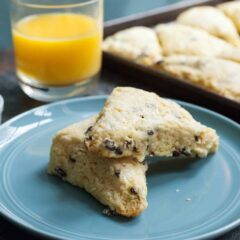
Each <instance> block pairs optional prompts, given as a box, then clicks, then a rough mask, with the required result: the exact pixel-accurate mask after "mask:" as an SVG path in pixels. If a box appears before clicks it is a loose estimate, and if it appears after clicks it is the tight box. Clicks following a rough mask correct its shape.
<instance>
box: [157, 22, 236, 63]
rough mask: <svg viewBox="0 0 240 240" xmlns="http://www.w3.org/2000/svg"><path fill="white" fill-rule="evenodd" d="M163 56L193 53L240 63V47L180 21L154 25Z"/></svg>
mask: <svg viewBox="0 0 240 240" xmlns="http://www.w3.org/2000/svg"><path fill="white" fill-rule="evenodd" d="M155 30H156V32H157V35H158V39H159V42H160V44H161V46H162V49H163V55H164V56H171V55H190V56H191V55H195V56H206V57H217V58H223V59H227V60H231V61H235V62H238V63H240V49H239V48H236V47H233V46H232V45H231V44H229V43H228V42H226V41H223V40H222V39H220V38H217V37H215V36H212V35H210V34H209V33H207V32H206V31H204V30H201V29H197V28H194V27H190V26H186V25H183V24H180V23H175V22H173V23H166V24H159V25H157V26H156V27H155Z"/></svg>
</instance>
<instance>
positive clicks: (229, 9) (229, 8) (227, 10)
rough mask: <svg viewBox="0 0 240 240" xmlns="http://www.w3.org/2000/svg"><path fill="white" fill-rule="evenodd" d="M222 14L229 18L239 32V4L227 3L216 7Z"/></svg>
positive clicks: (234, 2) (236, 2)
mask: <svg viewBox="0 0 240 240" xmlns="http://www.w3.org/2000/svg"><path fill="white" fill-rule="evenodd" d="M217 7H218V8H219V9H220V10H221V11H223V12H224V14H225V15H226V16H227V17H229V18H230V19H231V20H232V21H233V23H234V24H235V26H236V28H237V29H238V31H239V32H240V2H239V1H227V2H224V3H222V4H219V5H218V6H217Z"/></svg>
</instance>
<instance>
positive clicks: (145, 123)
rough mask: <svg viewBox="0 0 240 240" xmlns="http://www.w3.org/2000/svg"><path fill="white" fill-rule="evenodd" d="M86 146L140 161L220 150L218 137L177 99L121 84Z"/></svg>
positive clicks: (88, 136)
mask: <svg viewBox="0 0 240 240" xmlns="http://www.w3.org/2000/svg"><path fill="white" fill-rule="evenodd" d="M86 145H87V147H88V149H89V150H90V151H92V152H95V153H97V154H99V155H100V156H105V157H112V158H122V157H132V158H136V159H137V160H138V161H143V159H144V158H145V155H156V156H180V155H182V156H188V157H196V156H198V157H206V156H207V155H208V154H209V153H212V152H215V151H216V149H217V146H218V136H217V134H216V131H215V130H214V129H212V128H208V127H207V126H204V125H203V124H201V123H199V122H197V121H196V120H195V119H193V117H192V116H191V114H190V113H189V112H187V111H186V110H185V109H183V108H182V107H181V106H180V105H178V104H177V103H175V102H174V101H171V100H168V99H164V98H161V97H159V96H158V95H157V94H155V93H152V92H147V91H144V90H141V89H137V88H131V87H117V88H115V89H114V90H113V92H112V93H111V95H110V96H109V98H108V99H107V101H106V103H105V105H104V107H103V109H102V111H101V112H100V114H99V116H98V118H97V120H96V123H95V124H94V125H93V126H92V127H91V129H89V131H88V132H87V133H86Z"/></svg>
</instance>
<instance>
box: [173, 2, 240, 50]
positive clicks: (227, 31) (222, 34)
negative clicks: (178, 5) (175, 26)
mask: <svg viewBox="0 0 240 240" xmlns="http://www.w3.org/2000/svg"><path fill="white" fill-rule="evenodd" d="M239 6H240V4H239ZM239 18H240V17H239ZM177 22H178V23H181V24H185V25H189V26H192V27H196V28H200V29H202V30H205V31H207V32H208V33H210V34H212V35H214V36H216V37H219V38H222V39H223V40H225V41H227V42H229V43H231V44H232V45H234V46H236V47H239V46H240V39H239V35H238V31H237V29H236V27H235V25H234V24H233V22H232V21H231V20H230V19H229V18H228V17H227V16H226V15H224V13H223V12H222V11H220V10H219V9H217V8H215V7H212V6H199V7H193V8H189V9H188V10H186V11H184V12H182V13H181V14H180V15H179V16H178V17H177Z"/></svg>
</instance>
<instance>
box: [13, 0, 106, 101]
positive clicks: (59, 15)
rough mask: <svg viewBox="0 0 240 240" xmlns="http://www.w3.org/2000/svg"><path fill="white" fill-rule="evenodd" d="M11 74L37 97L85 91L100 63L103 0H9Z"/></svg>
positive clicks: (45, 98) (52, 97) (53, 97)
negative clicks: (14, 66)
mask: <svg viewBox="0 0 240 240" xmlns="http://www.w3.org/2000/svg"><path fill="white" fill-rule="evenodd" d="M11 23H12V35H13V45H14V49H15V60H16V74H17V76H18V79H19V84H20V86H21V88H22V90H23V91H24V92H25V93H26V94H27V95H28V96H30V97H31V98H34V99H37V100H40V101H55V100H59V99H63V98H68V97H72V96H76V95H79V94H86V93H88V91H89V90H90V88H91V87H92V86H93V85H94V83H95V81H96V79H97V75H98V73H99V71H100V68H101V61H102V51H101V44H102V31H103V0H11Z"/></svg>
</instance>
